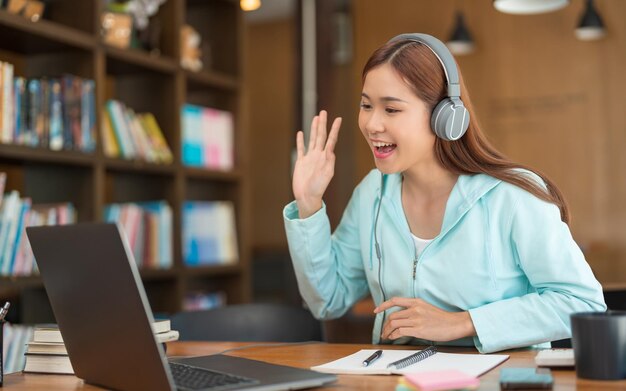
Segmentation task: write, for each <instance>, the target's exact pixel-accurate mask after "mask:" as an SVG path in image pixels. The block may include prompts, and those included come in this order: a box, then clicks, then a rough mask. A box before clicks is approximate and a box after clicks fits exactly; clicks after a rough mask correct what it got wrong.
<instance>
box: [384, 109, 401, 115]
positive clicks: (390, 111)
mask: <svg viewBox="0 0 626 391" xmlns="http://www.w3.org/2000/svg"><path fill="white" fill-rule="evenodd" d="M385 111H386V112H387V113H389V114H395V113H399V112H400V110H397V109H394V108H392V107H387V108H385Z"/></svg>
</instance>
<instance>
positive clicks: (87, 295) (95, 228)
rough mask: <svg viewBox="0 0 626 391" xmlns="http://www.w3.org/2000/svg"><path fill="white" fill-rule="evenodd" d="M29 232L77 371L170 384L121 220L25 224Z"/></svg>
mask: <svg viewBox="0 0 626 391" xmlns="http://www.w3.org/2000/svg"><path fill="white" fill-rule="evenodd" d="M26 233H27V235H28V239H29V241H30V243H31V246H32V249H33V253H34V255H35V259H36V260H37V265H38V266H39V270H40V272H41V276H42V279H43V283H44V285H45V288H46V291H47V293H48V298H49V300H50V304H51V305H52V310H53V312H54V316H55V318H56V320H57V323H58V324H59V329H60V330H61V335H62V336H63V341H64V343H65V346H66V348H67V351H68V354H69V356H70V360H71V362H72V366H73V368H74V372H75V373H76V376H78V377H80V378H83V379H85V380H86V381H87V382H88V383H92V384H97V385H102V386H105V387H109V388H115V389H137V390H140V389H143V390H171V389H174V387H173V381H172V379H171V374H170V372H169V371H168V370H166V369H165V367H166V365H168V364H167V361H166V358H165V354H164V352H163V349H162V348H161V346H160V344H158V343H157V342H156V339H155V337H154V334H153V333H152V330H151V326H150V325H151V323H152V322H153V317H152V312H151V310H150V306H149V304H148V300H147V297H146V294H145V291H144V289H143V284H142V282H141V278H140V275H139V271H138V270H137V266H136V265H135V262H134V260H133V255H132V252H131V251H130V250H129V246H128V244H127V243H126V239H125V235H123V234H122V233H121V232H120V229H119V228H118V226H117V225H116V224H100V223H86V224H77V225H63V226H46V227H29V228H26Z"/></svg>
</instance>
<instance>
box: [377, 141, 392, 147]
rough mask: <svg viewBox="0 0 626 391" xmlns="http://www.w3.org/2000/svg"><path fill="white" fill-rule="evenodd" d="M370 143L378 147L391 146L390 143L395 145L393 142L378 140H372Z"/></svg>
mask: <svg viewBox="0 0 626 391" xmlns="http://www.w3.org/2000/svg"><path fill="white" fill-rule="evenodd" d="M372 145H373V146H375V147H376V148H380V147H387V146H392V145H395V144H393V143H381V142H378V141H373V142H372Z"/></svg>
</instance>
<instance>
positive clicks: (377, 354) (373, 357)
mask: <svg viewBox="0 0 626 391" xmlns="http://www.w3.org/2000/svg"><path fill="white" fill-rule="evenodd" d="M382 355H383V351H382V350H377V351H375V352H374V354H372V355H371V356H369V357H368V358H366V359H365V361H363V366H364V367H366V366H368V365H370V364H371V363H373V362H374V361H376V360H378V359H379V358H380V356H382Z"/></svg>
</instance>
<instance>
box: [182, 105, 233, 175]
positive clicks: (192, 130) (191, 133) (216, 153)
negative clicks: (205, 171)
mask: <svg viewBox="0 0 626 391" xmlns="http://www.w3.org/2000/svg"><path fill="white" fill-rule="evenodd" d="M181 122H182V134H183V137H182V159H183V163H184V164H185V165H187V166H195V167H204V168H210V169H214V170H224V171H228V170H232V169H233V168H234V165H235V158H234V157H235V153H234V138H235V136H234V133H235V130H234V126H235V125H234V120H233V114H232V113H230V112H228V111H223V110H218V109H213V108H209V107H202V106H194V105H190V104H185V105H184V106H183V107H182V109H181Z"/></svg>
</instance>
